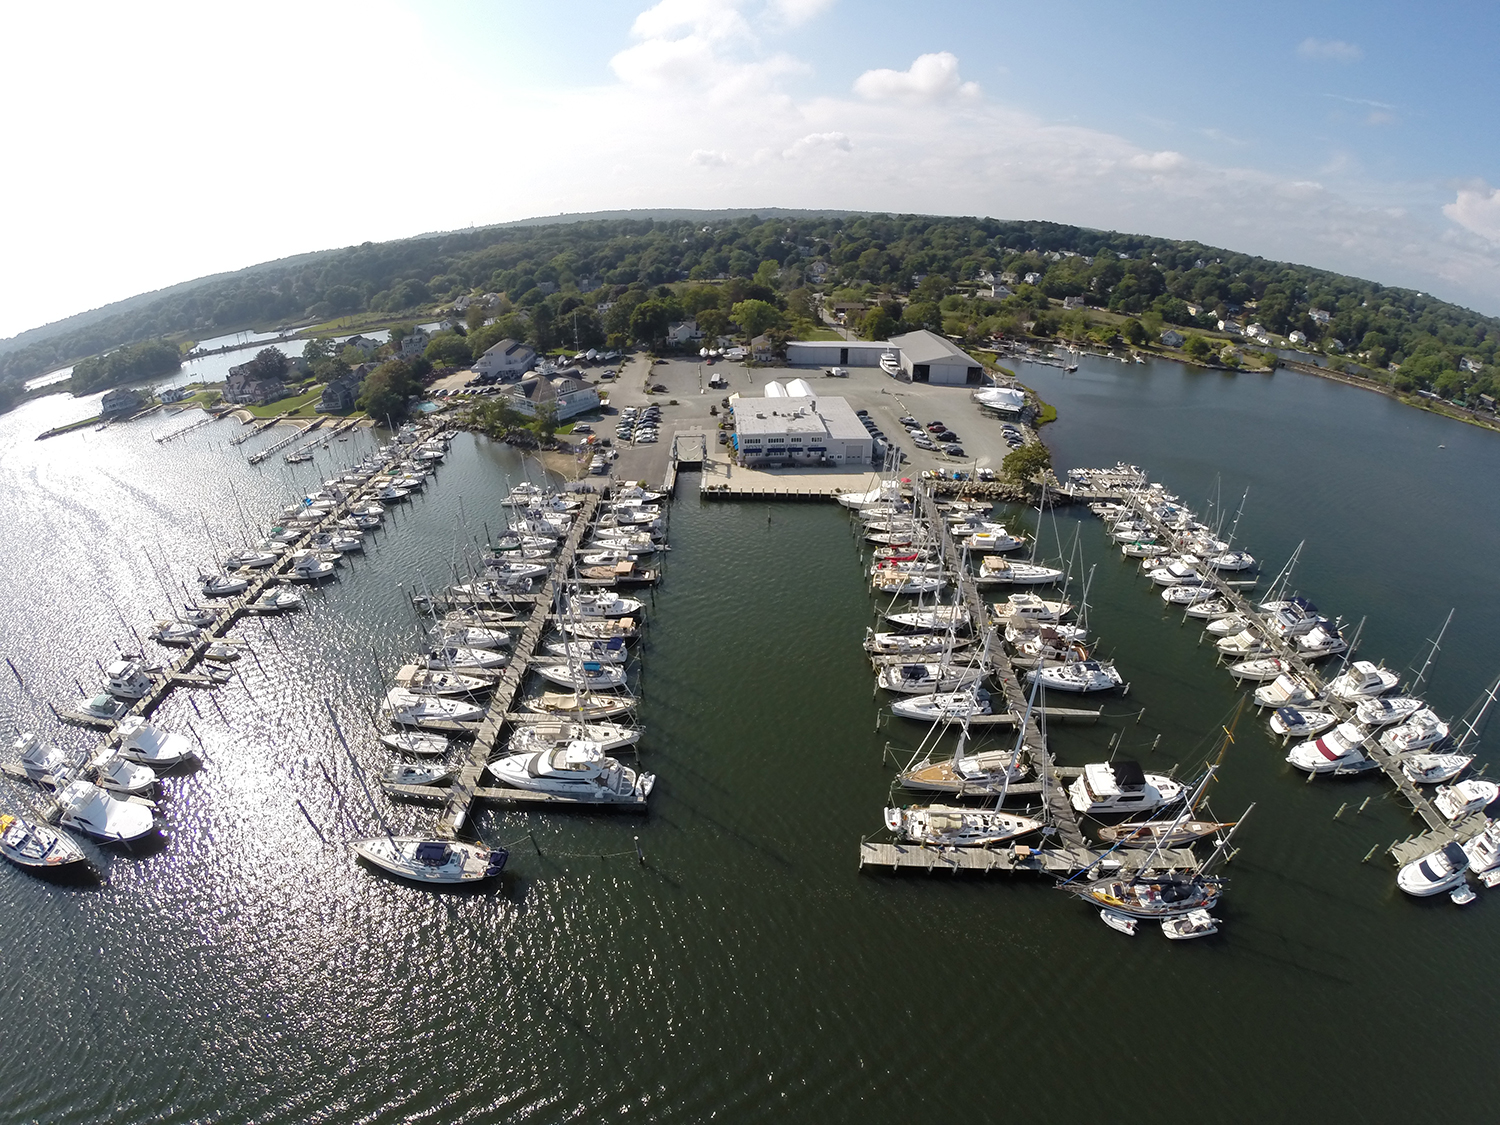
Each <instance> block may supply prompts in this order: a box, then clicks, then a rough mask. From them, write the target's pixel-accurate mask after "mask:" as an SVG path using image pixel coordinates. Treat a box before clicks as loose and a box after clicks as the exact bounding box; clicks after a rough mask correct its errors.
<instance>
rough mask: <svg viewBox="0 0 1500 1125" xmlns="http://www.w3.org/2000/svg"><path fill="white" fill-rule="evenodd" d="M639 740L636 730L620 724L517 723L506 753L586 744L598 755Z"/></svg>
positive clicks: (639, 735)
mask: <svg viewBox="0 0 1500 1125" xmlns="http://www.w3.org/2000/svg"><path fill="white" fill-rule="evenodd" d="M640 740H641V729H640V728H639V727H628V726H625V725H624V724H623V723H579V722H574V721H572V720H570V719H557V720H552V721H548V722H540V723H518V724H517V725H516V726H515V727H514V728H513V729H512V731H511V736H510V741H509V742H507V743H506V749H507V751H508V752H509V753H512V754H530V753H535V752H537V751H539V750H547V749H553V748H556V747H558V746H563V745H566V744H567V743H570V742H587V743H589V744H590V745H591V746H597V747H598V748H599V750H600V752H601V753H604V754H608V753H610V752H611V751H614V750H623V749H625V747H627V746H634V745H635V744H636V743H637V742H639V741H640Z"/></svg>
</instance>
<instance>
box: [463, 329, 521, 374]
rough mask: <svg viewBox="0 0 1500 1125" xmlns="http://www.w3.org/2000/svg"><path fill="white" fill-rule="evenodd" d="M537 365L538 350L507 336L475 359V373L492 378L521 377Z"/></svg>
mask: <svg viewBox="0 0 1500 1125" xmlns="http://www.w3.org/2000/svg"><path fill="white" fill-rule="evenodd" d="M535 365H536V350H535V349H534V348H530V347H527V346H526V345H525V344H523V343H521V342H520V341H519V340H512V339H510V338H509V337H507V338H506V339H504V340H501V341H500V342H499V343H497V344H495V345H493V346H492V347H490V348H489V350H487V351H486V352H485V353H484V354H483V355H482V356H480V357H479V358H478V359H476V360H475V361H474V374H476V375H482V376H484V377H486V378H491V379H519V378H520V377H521V376H522V375H524V374H525V373H526V372H528V371H530V370H531V369H532V367H534V366H535Z"/></svg>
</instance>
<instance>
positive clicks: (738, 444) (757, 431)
mask: <svg viewBox="0 0 1500 1125" xmlns="http://www.w3.org/2000/svg"><path fill="white" fill-rule="evenodd" d="M733 409H734V431H735V438H734V440H735V449H736V450H737V451H738V453H739V455H740V461H741V463H742V464H744V465H745V466H747V467H749V468H756V467H760V466H774V465H867V464H869V462H870V459H871V457H872V455H873V444H874V439H873V438H871V436H870V434H869V431H867V430H866V429H865V427H864V425H863V424H862V423H861V422H860V420H859V416H858V415H856V414H855V413H854V411H853V409H852V408H851V407H850V406H849V404H848V403H847V402H845V401H844V400H843V399H841V398H838V397H821V398H818V397H813V396H799V397H777V398H740V399H736V400H735V402H734V407H733Z"/></svg>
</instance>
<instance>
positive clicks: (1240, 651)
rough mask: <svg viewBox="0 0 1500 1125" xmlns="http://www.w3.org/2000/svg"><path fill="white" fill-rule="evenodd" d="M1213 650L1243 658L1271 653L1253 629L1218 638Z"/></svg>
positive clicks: (1269, 648)
mask: <svg viewBox="0 0 1500 1125" xmlns="http://www.w3.org/2000/svg"><path fill="white" fill-rule="evenodd" d="M1174 589H1175V587H1174ZM1214 648H1216V649H1218V650H1219V651H1220V652H1221V653H1223V654H1224V655H1225V656H1243V657H1249V656H1259V655H1260V654H1261V653H1263V652H1270V651H1271V646H1270V644H1269V643H1268V642H1267V641H1266V639H1265V638H1264V637H1262V636H1261V635H1260V634H1259V633H1258V632H1256V631H1255V630H1254V629H1253V628H1246V629H1241V630H1240V631H1239V632H1238V633H1235V634H1234V635H1233V636H1229V637H1220V638H1219V639H1218V640H1217V641H1215V642H1214Z"/></svg>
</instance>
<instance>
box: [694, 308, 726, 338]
mask: <svg viewBox="0 0 1500 1125" xmlns="http://www.w3.org/2000/svg"><path fill="white" fill-rule="evenodd" d="M698 331H699V332H702V333H703V336H704V338H705V339H706V340H708V341H709V342H710V343H712V342H713V341H714V340H717V339H718V338H719V337H720V336H722V335H724V334H725V333H726V332H728V331H729V316H728V314H727V313H725V312H724V310H723V309H702V310H701V311H700V312H699V313H698Z"/></svg>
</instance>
